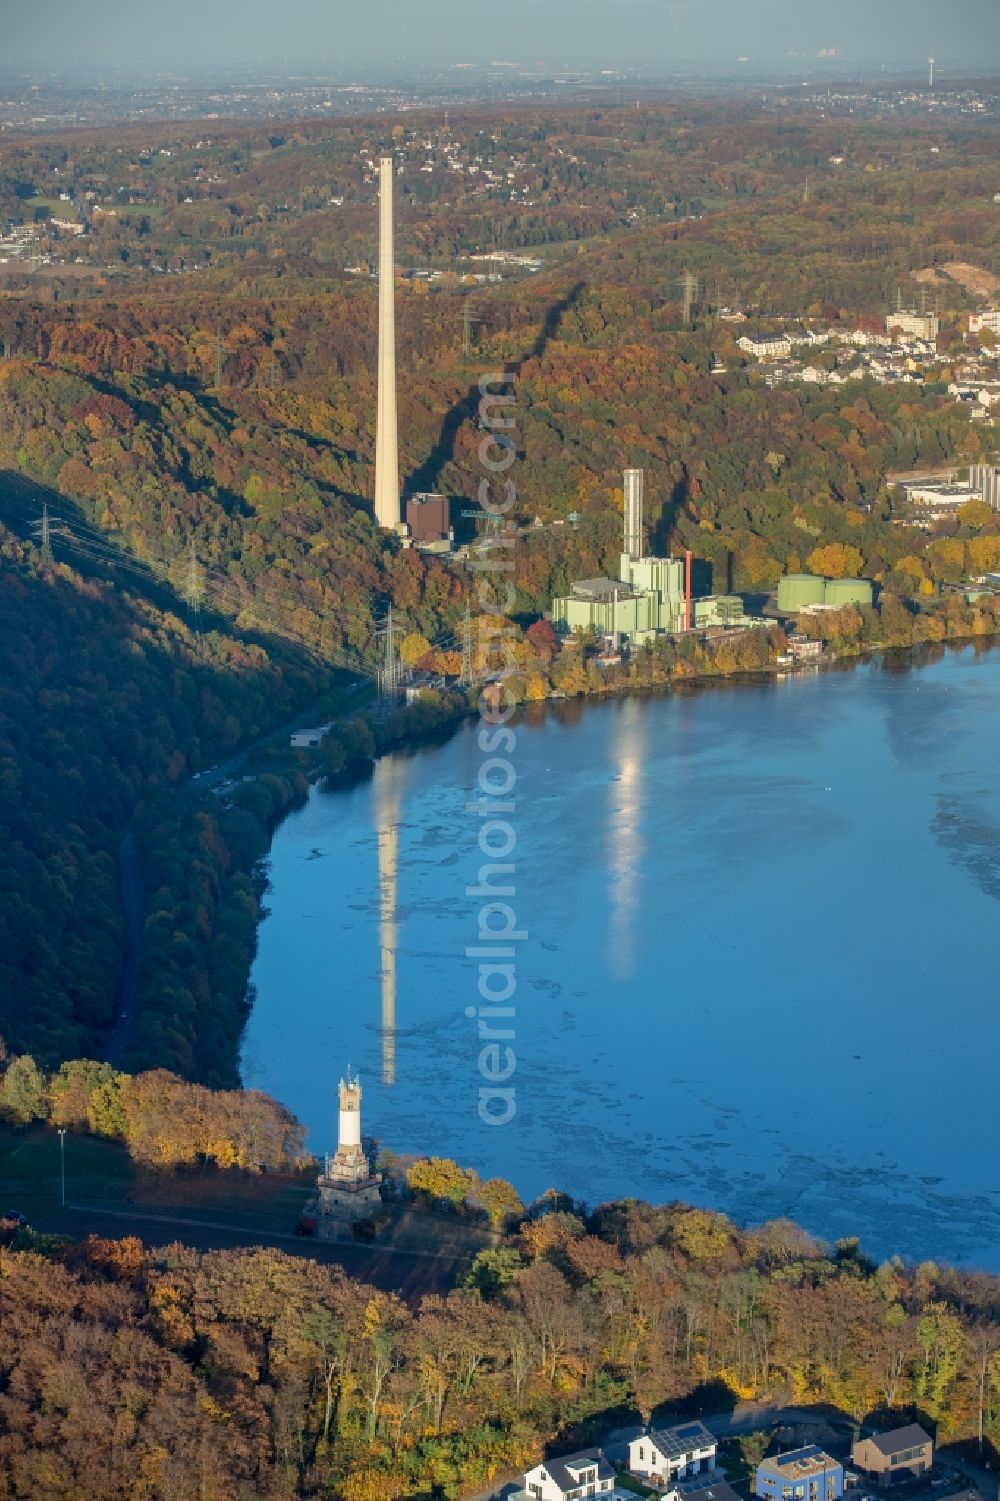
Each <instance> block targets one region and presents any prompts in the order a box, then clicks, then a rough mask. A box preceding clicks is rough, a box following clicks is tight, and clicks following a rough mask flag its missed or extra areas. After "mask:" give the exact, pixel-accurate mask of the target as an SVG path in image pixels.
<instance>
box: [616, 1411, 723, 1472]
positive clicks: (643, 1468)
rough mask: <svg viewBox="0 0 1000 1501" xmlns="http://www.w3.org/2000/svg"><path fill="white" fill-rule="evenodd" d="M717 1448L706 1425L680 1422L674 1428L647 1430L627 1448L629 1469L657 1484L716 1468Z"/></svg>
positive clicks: (713, 1437) (712, 1435)
mask: <svg viewBox="0 0 1000 1501" xmlns="http://www.w3.org/2000/svg"><path fill="white" fill-rule="evenodd" d="M717 1448H718V1443H717V1440H716V1438H715V1436H714V1434H712V1433H710V1432H709V1431H708V1429H707V1428H706V1427H705V1425H704V1423H697V1422H693V1423H681V1424H679V1425H678V1426H677V1427H674V1428H647V1429H646V1431H645V1432H644V1433H641V1434H640V1435H639V1437H638V1438H634V1439H631V1440H630V1442H629V1446H628V1467H629V1469H630V1470H631V1471H632V1473H633V1475H644V1476H646V1477H648V1479H649V1480H651V1481H652V1482H653V1484H654V1485H660V1486H666V1485H668V1484H669V1483H670V1482H671V1481H673V1480H683V1479H686V1478H687V1477H689V1476H692V1475H699V1474H701V1473H703V1472H704V1471H711V1470H714V1469H715V1456H716V1451H717Z"/></svg>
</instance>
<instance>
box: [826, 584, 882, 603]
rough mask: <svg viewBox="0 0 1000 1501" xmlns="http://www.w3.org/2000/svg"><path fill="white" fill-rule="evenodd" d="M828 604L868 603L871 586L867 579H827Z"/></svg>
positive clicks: (869, 601)
mask: <svg viewBox="0 0 1000 1501" xmlns="http://www.w3.org/2000/svg"><path fill="white" fill-rule="evenodd" d="M826 602H827V604H828V605H837V606H840V605H870V604H871V602H872V586H871V583H870V582H869V580H868V579H827V581H826Z"/></svg>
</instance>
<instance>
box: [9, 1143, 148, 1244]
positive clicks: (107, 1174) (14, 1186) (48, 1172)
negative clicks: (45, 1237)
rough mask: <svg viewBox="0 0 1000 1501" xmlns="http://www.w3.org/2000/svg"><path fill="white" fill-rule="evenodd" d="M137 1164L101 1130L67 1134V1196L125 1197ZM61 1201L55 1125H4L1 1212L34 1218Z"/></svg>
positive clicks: (69, 1198) (49, 1211)
mask: <svg viewBox="0 0 1000 1501" xmlns="http://www.w3.org/2000/svg"><path fill="white" fill-rule="evenodd" d="M134 1174H135V1170H134V1167H133V1164H132V1160H131V1158H130V1157H129V1155H128V1153H127V1152H126V1150H125V1148H124V1147H123V1146H121V1145H120V1144H119V1143H118V1142H114V1141H104V1140H102V1139H101V1138H100V1137H96V1136H73V1135H70V1134H67V1136H66V1200H67V1202H68V1203H70V1202H72V1201H73V1199H74V1198H76V1199H80V1198H108V1199H112V1198H113V1199H119V1198H123V1197H125V1196H126V1195H127V1194H128V1192H129V1191H130V1188H131V1185H132V1182H133V1179H134ZM58 1207H59V1137H58V1135H57V1134H56V1132H55V1131H54V1130H53V1129H52V1128H51V1127H44V1126H35V1127H31V1128H30V1129H29V1130H26V1131H14V1130H11V1129H9V1128H2V1129H0V1213H4V1212H9V1211H14V1210H16V1211H17V1212H18V1213H20V1214H24V1215H27V1217H28V1219H29V1220H31V1221H32V1222H34V1221H35V1220H36V1219H41V1218H43V1217H44V1216H45V1215H46V1214H51V1213H52V1211H53V1210H55V1209H58Z"/></svg>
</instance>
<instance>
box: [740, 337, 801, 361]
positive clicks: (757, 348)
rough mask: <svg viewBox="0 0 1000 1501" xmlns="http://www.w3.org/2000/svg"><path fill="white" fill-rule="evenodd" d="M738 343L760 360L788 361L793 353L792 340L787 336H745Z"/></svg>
mask: <svg viewBox="0 0 1000 1501" xmlns="http://www.w3.org/2000/svg"><path fill="white" fill-rule="evenodd" d="M736 342H737V344H738V345H739V347H740V349H743V350H745V351H746V353H747V354H752V355H753V356H754V357H755V358H756V359H758V360H770V359H773V360H777V359H787V357H788V356H789V355H790V354H791V352H792V345H791V340H790V339H789V338H788V337H787V336H786V335H785V334H743V335H742V337H741V338H739V339H737V340H736Z"/></svg>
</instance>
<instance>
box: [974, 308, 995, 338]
mask: <svg viewBox="0 0 1000 1501" xmlns="http://www.w3.org/2000/svg"><path fill="white" fill-rule="evenodd" d="M984 330H985V331H986V332H987V333H991V334H1000V308H998V307H987V308H980V309H979V311H978V312H977V313H970V314H969V333H970V334H981V333H982V332H983V331H984Z"/></svg>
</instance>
